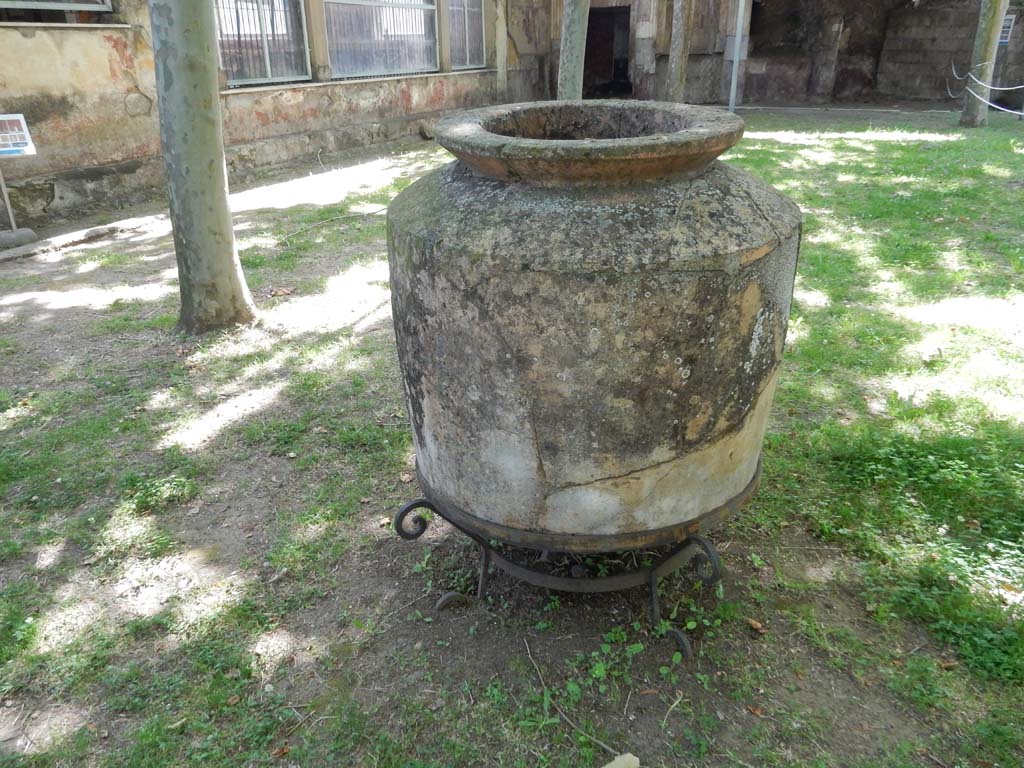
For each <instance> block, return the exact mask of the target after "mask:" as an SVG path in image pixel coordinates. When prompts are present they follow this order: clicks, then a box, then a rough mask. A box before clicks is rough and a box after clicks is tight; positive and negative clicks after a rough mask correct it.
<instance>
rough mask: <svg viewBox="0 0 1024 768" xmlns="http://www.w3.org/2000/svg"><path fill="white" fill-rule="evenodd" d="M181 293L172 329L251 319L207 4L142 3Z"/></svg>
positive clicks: (198, 0) (193, 0) (187, 0)
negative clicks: (234, 219) (146, 15)
mask: <svg viewBox="0 0 1024 768" xmlns="http://www.w3.org/2000/svg"><path fill="white" fill-rule="evenodd" d="M149 14H150V19H151V21H152V26H153V55H154V58H155V60H156V87H157V98H158V101H159V106H160V138H161V140H162V142H163V152H164V164H165V166H166V168H167V189H168V197H169V201H170V212H171V226H172V228H173V230H174V251H175V254H176V255H177V259H178V284H179V287H180V291H181V313H180V315H179V318H178V325H179V327H180V328H181V329H182V330H184V331H186V332H188V333H203V332H204V331H208V330H212V329H214V328H220V327H223V326H227V325H232V324H234V323H247V322H249V321H251V320H252V319H253V318H254V317H255V316H256V307H255V306H254V305H253V302H252V296H251V295H250V293H249V287H248V286H247V285H246V283H245V277H244V276H243V275H242V266H241V264H240V263H239V261H238V252H237V251H236V249H235V235H234V230H233V229H232V226H231V211H230V210H229V209H228V179H227V166H226V164H225V162H224V136H223V128H222V124H221V111H220V95H219V93H218V87H217V86H218V82H217V80H218V73H217V36H216V26H215V21H214V15H213V3H211V2H210V0H149Z"/></svg>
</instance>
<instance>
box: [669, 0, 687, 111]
mask: <svg viewBox="0 0 1024 768" xmlns="http://www.w3.org/2000/svg"><path fill="white" fill-rule="evenodd" d="M692 21H693V0H673V3H672V39H671V41H670V43H669V49H668V77H667V79H666V83H665V100H666V101H678V102H681V101H683V94H684V92H685V90H686V65H687V64H688V63H689V60H690V38H691V37H692V35H691V34H690V30H691V25H692Z"/></svg>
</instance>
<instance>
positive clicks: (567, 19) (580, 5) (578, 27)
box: [558, 0, 590, 99]
mask: <svg viewBox="0 0 1024 768" xmlns="http://www.w3.org/2000/svg"><path fill="white" fill-rule="evenodd" d="M589 21H590V0H565V2H564V5H563V6H562V43H561V48H560V50H559V54H558V98H559V99H582V98H583V60H584V58H585V56H586V53H587V24H588V22H589Z"/></svg>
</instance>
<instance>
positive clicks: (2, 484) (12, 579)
mask: <svg viewBox="0 0 1024 768" xmlns="http://www.w3.org/2000/svg"><path fill="white" fill-rule="evenodd" d="M745 117H746V119H747V127H748V132H747V136H746V138H745V139H744V141H743V142H741V144H740V145H738V146H737V147H736V148H734V149H733V150H732V151H731V152H730V153H729V154H728V156H727V157H726V159H727V160H728V161H729V162H732V163H735V164H737V165H740V166H742V167H744V168H747V169H749V170H751V171H752V172H754V173H756V174H758V175H759V176H761V177H763V178H765V179H766V180H767V181H769V182H770V183H772V184H774V185H775V186H776V187H778V188H779V189H781V190H782V191H784V192H785V193H787V194H788V195H790V196H791V197H792V198H793V199H794V200H796V201H797V202H798V203H799V204H800V206H801V207H802V209H803V210H804V212H805V223H804V240H803V248H802V251H801V257H800V268H799V274H798V277H797V286H796V296H795V301H794V308H793V315H792V318H791V322H790V333H789V339H788V342H787V345H786V360H785V365H784V372H783V377H782V380H781V384H780V389H779V391H778V395H777V397H776V403H775V409H774V413H773V419H772V422H771V425H770V427H769V435H768V438H767V440H766V445H765V454H764V480H763V482H762V485H761V488H760V491H759V492H758V494H757V495H756V497H755V498H754V500H753V501H752V502H751V503H750V504H749V505H748V507H747V508H746V509H745V510H744V512H743V513H742V514H740V515H738V516H736V517H735V518H733V519H732V520H731V521H730V522H729V523H728V524H727V525H726V526H725V527H724V528H722V529H720V530H719V531H717V532H716V534H715V535H714V539H715V541H716V542H717V544H718V546H719V548H720V550H721V552H722V555H723V559H724V561H725V565H726V568H727V571H728V572H727V575H726V578H725V579H724V581H723V582H722V583H721V584H719V585H718V586H717V587H715V588H713V589H703V590H702V589H701V588H700V587H698V586H695V585H694V584H693V583H692V582H691V581H690V580H688V579H686V578H685V577H679V578H675V579H672V580H671V581H670V582H669V583H666V584H665V585H664V595H663V604H664V605H666V606H667V607H668V608H669V609H670V610H671V611H672V614H673V617H674V620H675V622H676V623H677V624H678V625H680V626H685V627H686V628H687V629H688V631H689V632H690V635H691V637H692V638H693V642H694V645H695V648H696V650H697V658H696V659H695V660H694V661H692V662H686V661H684V660H683V659H682V658H681V657H680V656H679V655H678V654H675V653H674V648H673V647H672V645H671V643H670V642H669V641H668V640H667V639H666V638H664V637H662V636H660V633H659V631H658V628H655V627H651V626H649V625H648V623H647V619H646V602H645V598H644V595H643V593H642V592H640V591H638V592H632V593H621V594H610V595H603V596H578V595H558V594H552V593H546V592H544V591H543V590H538V589H534V588H532V587H527V586H524V585H520V584H517V583H515V582H513V581H511V580H509V579H507V578H505V577H502V576H497V577H495V578H494V581H493V585H492V588H491V591H490V594H489V596H488V599H487V600H485V601H481V602H478V601H470V602H468V604H466V605H459V606H452V607H448V608H445V609H443V610H439V609H437V608H436V607H435V601H436V600H437V598H438V596H439V595H440V594H442V593H443V592H446V591H448V590H461V591H464V592H466V593H467V594H469V593H472V589H473V586H474V579H475V569H476V564H477V561H476V553H475V551H474V548H473V546H472V545H471V544H469V543H468V542H466V541H465V540H463V539H462V538H461V537H460V536H458V535H457V534H456V533H454V532H452V531H451V530H450V529H448V528H447V527H446V526H444V525H442V524H440V522H438V523H435V524H434V525H433V526H432V527H431V529H430V531H429V532H428V534H427V535H425V536H424V537H423V538H422V539H419V540H417V541H416V542H412V543H408V542H403V541H401V540H399V539H398V538H397V537H396V536H395V535H394V533H393V531H391V530H390V529H389V527H388V522H389V518H390V516H391V515H392V514H393V512H394V510H395V509H396V508H397V506H398V505H399V504H400V503H401V502H403V501H405V500H407V499H409V498H412V497H414V496H415V495H417V491H416V489H415V486H414V484H413V483H412V474H411V469H412V461H413V459H412V456H411V447H410V439H409V428H408V424H407V421H406V416H405V411H404V405H403V400H402V391H401V385H400V381H399V378H398V372H397V366H396V361H395V355H394V348H393V335H392V330H391V324H390V305H389V303H388V302H389V295H388V289H387V262H386V246H385V242H384V218H383V216H381V215H380V210H381V208H382V206H384V205H386V203H387V201H388V200H390V198H391V197H393V195H394V194H395V193H396V192H397V191H398V190H399V189H401V188H402V187H404V186H405V185H407V184H408V183H410V182H411V181H412V180H414V179H415V178H416V177H417V176H418V175H419V174H420V173H422V172H423V171H424V170H425V169H428V168H431V167H435V166H436V165H438V164H440V163H442V162H444V161H445V160H446V156H445V155H444V153H443V152H441V151H440V150H437V149H434V148H432V147H431V145H428V144H424V143H416V144H406V145H400V146H398V147H395V148H392V149H389V150H387V151H385V152H383V153H381V154H378V155H370V154H365V155H360V156H358V157H353V158H349V159H347V160H345V162H344V164H343V165H344V167H343V168H341V169H340V170H337V171H329V172H323V173H321V172H320V169H319V168H318V169H317V173H316V174H313V175H309V176H306V177H303V178H300V179H297V180H296V181H282V182H280V183H278V184H276V185H273V184H268V185H265V186H264V187H263V188H262V190H253V191H251V192H246V193H242V195H240V196H239V198H238V201H236V224H237V233H238V238H239V243H240V248H241V257H242V263H243V266H244V268H245V272H246V276H247V278H248V280H249V284H250V286H251V287H252V289H253V292H254V294H255V295H256V298H257V302H258V304H259V305H260V308H261V312H262V315H263V321H262V323H261V324H260V325H259V326H256V327H253V328H245V329H238V330H234V331H230V332H224V333H220V334H214V335H210V336H206V337H202V338H187V337H182V336H179V335H177V334H176V333H175V331H174V322H175V312H176V300H177V295H176V285H175V277H174V257H173V250H172V247H173V246H172V243H171V240H170V236H169V229H168V225H167V222H166V220H165V219H162V218H160V217H155V218H150V219H147V220H143V221H136V222H134V223H133V224H132V225H131V226H130V227H127V228H125V229H124V230H123V231H121V232H120V233H119V234H117V235H114V236H111V237H109V238H108V239H106V240H100V241H94V242H90V243H85V244H82V245H80V246H76V247H74V248H72V249H69V250H66V251H64V252H61V253H58V254H49V255H46V256H42V257H37V258H34V259H32V260H26V261H20V262H11V263H6V264H0V363H2V367H0V766H5V767H6V766H33V767H42V766H111V767H113V766H139V767H140V768H141V767H143V766H144V767H145V768H155V767H157V766H168V767H170V766H174V767H179V766H203V767H204V768H207V767H216V766H225V767H226V766H282V767H283V766H303V768H305V767H306V766H322V765H352V766H375V767H376V766H380V767H384V766H391V767H394V768H398V767H399V766H403V767H405V768H413V767H416V768H427V767H428V766H437V767H438V768H441V767H443V766H469V765H481V766H484V765H486V766H524V767H525V766H530V767H531V768H533V767H534V766H566V767H568V766H573V767H574V768H575V767H577V766H602V765H603V764H604V763H605V762H607V761H608V760H609V759H610V758H611V755H610V754H609V751H613V752H618V751H631V752H633V753H635V754H636V755H638V756H639V757H640V759H641V761H642V765H644V766H679V765H698V766H735V767H736V768H743V767H746V768H749V767H750V766H759V767H760V766H807V767H808V768H810V767H822V768H823V767H826V766H832V767H835V768H839V767H841V766H863V768H868V767H869V766H870V767H872V768H875V767H879V766H880V767H883V768H884V767H888V768H897V767H902V766H931V767H932V768H935V767H936V766H938V768H942V767H943V766H944V767H945V768H953V767H954V766H963V768H992V767H993V766H1001V767H1007V766H1020V765H1024V615H1022V614H1024V238H1022V234H1024V227H1022V224H1024V127H1022V126H1024V124H1022V123H1020V122H1017V121H1014V120H1012V119H1009V118H1007V117H1005V116H1001V115H994V116H993V118H992V124H991V126H990V127H989V128H986V129H982V130H974V131H970V132H965V131H962V130H960V129H958V128H956V127H955V120H956V115H954V114H946V113H918V114H913V113H906V114H896V113H885V112H869V111H864V112H843V111H820V112H809V111H803V112H790V113H772V112H760V111H758V112H749V113H747V114H746V115H745ZM310 190H315V191H316V194H311V193H310ZM569 721H571V724H570V722H569Z"/></svg>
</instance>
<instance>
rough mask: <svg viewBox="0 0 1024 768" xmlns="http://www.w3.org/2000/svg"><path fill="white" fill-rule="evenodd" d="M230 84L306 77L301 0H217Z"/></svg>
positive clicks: (222, 55)
mask: <svg viewBox="0 0 1024 768" xmlns="http://www.w3.org/2000/svg"><path fill="white" fill-rule="evenodd" d="M214 8H215V10H216V15H217V37H218V41H219V43H220V62H221V66H222V67H223V68H224V71H225V72H227V75H228V85H255V84H258V83H279V82H285V81H289V80H308V79H309V50H308V48H307V47H306V17H305V11H304V10H303V7H302V0H215V3H214Z"/></svg>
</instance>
